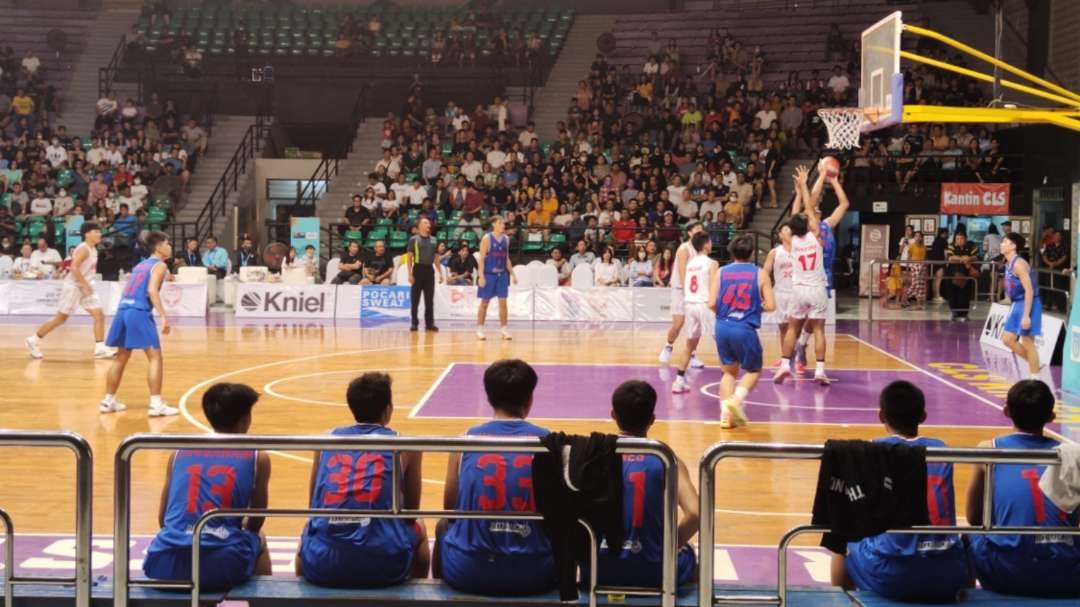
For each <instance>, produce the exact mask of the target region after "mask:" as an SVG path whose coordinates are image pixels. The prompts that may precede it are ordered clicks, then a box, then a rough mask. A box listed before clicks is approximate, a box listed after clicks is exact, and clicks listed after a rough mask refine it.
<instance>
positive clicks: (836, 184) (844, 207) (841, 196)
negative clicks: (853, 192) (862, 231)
mask: <svg viewBox="0 0 1080 607" xmlns="http://www.w3.org/2000/svg"><path fill="white" fill-rule="evenodd" d="M829 185H831V186H832V189H833V192H835V193H836V200H837V205H836V208H835V209H833V212H832V214H831V215H829V218H828V219H826V220H825V221H827V222H828V223H829V227H832V228H835V227H836V226H838V225H840V221H841V220H842V219H843V218H844V213H847V211H848V208H849V207H851V201H850V200H848V196H847V192H846V191H844V184H842V183H840V179H839V178H838V177H829Z"/></svg>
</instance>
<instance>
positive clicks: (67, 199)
mask: <svg viewBox="0 0 1080 607" xmlns="http://www.w3.org/2000/svg"><path fill="white" fill-rule="evenodd" d="M74 208H75V200H74V199H73V198H72V197H71V196H68V193H67V190H65V189H64V188H60V189H59V190H57V191H56V198H54V199H53V215H55V216H56V217H62V216H64V215H67V214H68V213H70V212H71V209H74Z"/></svg>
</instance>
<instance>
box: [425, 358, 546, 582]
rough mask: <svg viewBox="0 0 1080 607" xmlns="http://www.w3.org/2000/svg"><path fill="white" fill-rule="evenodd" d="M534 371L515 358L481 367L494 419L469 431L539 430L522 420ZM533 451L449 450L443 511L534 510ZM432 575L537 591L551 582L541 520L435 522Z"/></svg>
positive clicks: (543, 431) (509, 432)
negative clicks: (464, 451) (455, 452)
mask: <svg viewBox="0 0 1080 607" xmlns="http://www.w3.org/2000/svg"><path fill="white" fill-rule="evenodd" d="M537 381H538V379H537V376H536V371H534V370H533V368H532V367H530V366H529V365H528V363H526V362H524V361H521V360H500V361H496V362H495V363H493V364H492V365H491V366H490V367H488V369H487V370H486V371H485V372H484V391H485V392H486V393H487V399H488V402H489V403H490V404H491V407H492V409H494V415H493V416H492V420H491V421H489V422H486V423H483V424H480V425H479V426H474V427H472V428H470V429H469V430H468V431H467V432H466V434H467V435H468V436H544V435H546V434H548V430H547V429H546V428H541V427H539V426H535V425H533V424H531V423H529V422H527V421H525V418H526V417H528V416H529V411H530V409H531V408H532V404H533V391H534V390H535V389H536V383H537ZM532 459H533V456H532V454H531V453H465V454H460V455H459V454H453V455H451V456H450V462H449V467H448V469H447V473H446V489H445V492H444V493H443V507H444V508H446V509H447V510H486V511H492V512H535V510H536V505H535V500H534V498H533V490H532ZM433 565H434V566H433V567H432V573H433V574H434V576H435V577H441V578H443V579H444V580H446V582H447V583H448V584H450V585H451V586H453V587H454V588H457V589H458V590H462V591H464V592H472V593H475V594H488V595H527V594H538V593H541V592H545V591H548V590H551V589H552V588H554V587H555V562H554V560H553V557H552V554H551V544H550V543H549V542H548V539H547V536H545V535H544V531H543V529H542V528H541V526H540V523H539V521H525V520H522V521H485V520H465V519H461V520H453V521H449V522H447V521H445V520H444V521H441V522H440V523H439V526H438V528H437V530H436V544H435V555H434V559H433Z"/></svg>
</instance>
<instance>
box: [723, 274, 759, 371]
mask: <svg viewBox="0 0 1080 607" xmlns="http://www.w3.org/2000/svg"><path fill="white" fill-rule="evenodd" d="M718 276H719V278H718V280H719V282H720V289H719V295H718V296H717V299H716V329H715V338H716V351H717V353H719V354H720V362H721V363H723V364H725V365H730V364H731V363H739V366H740V367H741V368H742V369H743V370H745V371H760V370H761V358H762V350H761V339H759V338H758V334H757V329H758V327H760V326H761V290H760V288H759V287H758V267H757V266H756V265H754V264H752V263H742V262H736V263H731V264H728V265H726V266H724V267H722V268H720V271H719V274H718Z"/></svg>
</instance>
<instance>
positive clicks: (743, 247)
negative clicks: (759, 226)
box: [728, 234, 754, 261]
mask: <svg viewBox="0 0 1080 607" xmlns="http://www.w3.org/2000/svg"><path fill="white" fill-rule="evenodd" d="M728 252H729V253H731V256H732V257H734V258H735V259H736V260H738V261H749V260H750V258H751V257H753V256H754V237H753V236H751V235H749V234H743V235H741V236H739V237H737V238H735V240H732V241H731V244H729V245H728Z"/></svg>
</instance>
